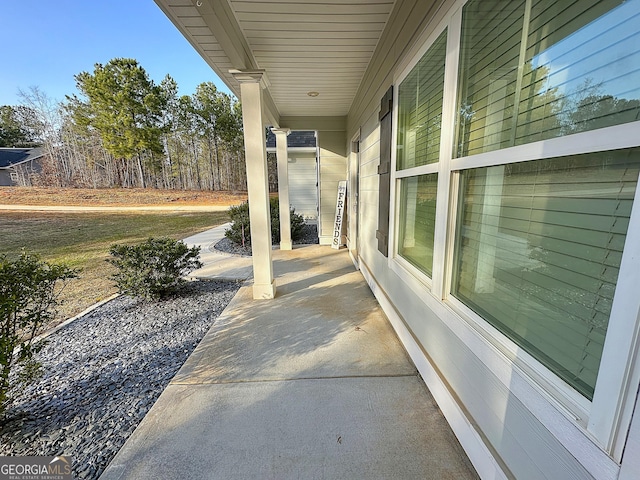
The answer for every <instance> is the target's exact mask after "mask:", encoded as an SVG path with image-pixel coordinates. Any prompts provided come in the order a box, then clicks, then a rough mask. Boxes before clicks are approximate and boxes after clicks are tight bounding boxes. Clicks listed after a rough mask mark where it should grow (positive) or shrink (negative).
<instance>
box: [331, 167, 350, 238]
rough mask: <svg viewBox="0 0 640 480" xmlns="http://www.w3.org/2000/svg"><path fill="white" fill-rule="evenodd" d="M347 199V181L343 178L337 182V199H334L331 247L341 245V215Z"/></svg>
mask: <svg viewBox="0 0 640 480" xmlns="http://www.w3.org/2000/svg"><path fill="white" fill-rule="evenodd" d="M346 200H347V181H346V180H343V181H342V182H339V183H338V199H337V201H336V220H335V222H333V242H331V248H334V249H336V250H339V249H340V246H341V245H342V216H343V213H344V204H345V202H346Z"/></svg>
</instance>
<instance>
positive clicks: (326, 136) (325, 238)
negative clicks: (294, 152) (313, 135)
mask: <svg viewBox="0 0 640 480" xmlns="http://www.w3.org/2000/svg"><path fill="white" fill-rule="evenodd" d="M317 138H318V146H319V148H320V161H319V170H320V218H319V219H318V224H319V225H318V226H319V229H318V235H319V236H320V243H322V244H328V243H330V240H331V238H333V222H334V220H335V213H336V198H337V195H338V182H340V181H342V180H346V179H347V158H346V151H345V150H346V143H347V141H346V135H345V134H344V132H327V131H319V132H318V137H317Z"/></svg>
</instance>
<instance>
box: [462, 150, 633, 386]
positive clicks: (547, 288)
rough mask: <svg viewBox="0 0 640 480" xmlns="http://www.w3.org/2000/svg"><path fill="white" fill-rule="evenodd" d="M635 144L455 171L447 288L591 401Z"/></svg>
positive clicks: (630, 189) (626, 218) (621, 239)
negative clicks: (454, 230) (456, 197)
mask: <svg viewBox="0 0 640 480" xmlns="http://www.w3.org/2000/svg"><path fill="white" fill-rule="evenodd" d="M639 173H640V149H632V150H622V151H614V152H605V153H593V154H587V155H579V156H571V157H563V158H554V159H548V160H537V161H531V162H523V163H515V164H509V165H501V166H495V167H489V168H479V169H472V170H467V171H465V172H463V174H462V188H461V191H460V201H459V205H460V209H459V210H460V211H459V214H458V219H459V226H458V234H457V241H458V247H457V249H456V251H457V257H456V261H455V267H454V272H455V278H454V282H453V294H454V295H455V296H456V297H457V298H458V299H460V300H462V301H463V302H464V303H465V304H467V306H469V307H470V308H472V309H473V310H475V311H476V312H478V313H480V314H481V315H482V317H483V318H484V319H485V320H487V321H489V322H490V323H491V324H492V325H493V326H495V327H496V328H498V330H500V331H502V332H503V333H504V334H506V335H507V336H508V337H510V338H511V339H512V340H513V341H515V342H516V343H517V344H518V345H520V346H522V347H524V348H525V349H526V350H527V351H528V352H529V353H530V354H532V355H533V356H534V357H535V358H537V359H538V360H539V361H540V362H541V363H543V364H545V365H546V366H547V367H548V368H549V369H551V370H552V371H553V372H554V373H556V374H557V375H558V376H559V377H560V378H562V379H563V380H565V381H566V382H567V383H569V384H570V385H571V386H573V387H574V388H575V389H576V390H577V391H579V392H580V393H582V394H583V395H584V396H586V397H587V398H589V399H592V398H593V392H594V388H595V382H596V376H597V373H598V367H599V364H600V358H601V355H602V347H603V345H604V338H605V334H606V331H607V324H608V321H609V314H610V312H611V304H612V301H613V293H614V291H615V286H616V280H617V278H618V271H619V267H620V260H621V257H622V249H623V246H624V240H625V235H626V232H627V226H628V224H629V216H630V214H631V205H632V203H633V197H634V194H635V191H636V182H637V179H638V174H639Z"/></svg>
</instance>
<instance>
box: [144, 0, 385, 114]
mask: <svg viewBox="0 0 640 480" xmlns="http://www.w3.org/2000/svg"><path fill="white" fill-rule="evenodd" d="M155 1H156V3H157V4H158V6H159V7H160V8H161V9H162V10H163V11H164V13H165V14H166V15H167V16H168V17H169V18H170V19H171V21H172V22H173V23H174V24H175V25H176V27H177V28H178V29H179V30H180V31H181V32H182V34H183V35H184V36H185V37H186V38H187V39H188V40H189V42H191V44H192V45H193V46H194V48H195V49H196V50H197V51H198V52H199V53H200V55H201V56H202V57H203V58H204V59H205V61H206V62H207V63H208V64H209V65H210V66H211V68H212V69H213V70H214V71H215V72H216V73H217V74H218V76H219V77H220V78H221V79H222V81H224V82H225V83H226V84H227V86H228V87H229V88H230V89H231V91H232V92H234V93H235V94H236V95H237V96H239V85H238V83H237V82H236V81H235V80H234V78H233V76H231V75H230V74H229V70H230V69H238V70H244V69H263V70H265V71H266V74H267V81H268V88H267V91H266V93H265V104H266V107H267V110H269V112H268V116H269V117H271V119H272V120H273V121H274V123H275V124H277V123H278V119H279V117H280V116H345V115H347V113H348V111H349V108H350V106H351V103H352V101H353V98H354V97H355V95H356V92H357V90H358V87H359V85H360V82H361V81H362V78H363V76H364V73H365V71H366V69H367V66H368V65H369V62H370V60H371V57H372V55H373V52H374V50H375V48H376V45H377V43H378V40H379V38H380V36H381V35H382V32H383V30H384V28H385V25H386V23H387V20H388V19H389V15H390V14H391V10H392V9H393V6H394V3H395V0H314V1H292V0H258V1H250V0H155ZM308 92H318V93H319V95H318V96H317V97H315V98H314V97H310V96H308V95H307V93H308Z"/></svg>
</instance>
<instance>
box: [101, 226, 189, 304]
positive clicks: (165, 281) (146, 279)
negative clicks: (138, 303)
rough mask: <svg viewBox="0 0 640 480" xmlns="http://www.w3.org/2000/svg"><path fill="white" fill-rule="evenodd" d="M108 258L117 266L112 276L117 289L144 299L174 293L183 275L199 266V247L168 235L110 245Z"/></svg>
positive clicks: (180, 283) (182, 281)
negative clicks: (127, 243) (138, 242)
mask: <svg viewBox="0 0 640 480" xmlns="http://www.w3.org/2000/svg"><path fill="white" fill-rule="evenodd" d="M109 253H110V254H111V256H112V257H114V258H110V259H108V260H107V261H108V262H109V263H111V264H112V265H115V266H116V267H117V268H118V271H117V272H116V273H115V274H113V275H112V276H111V278H112V279H113V280H114V281H115V282H116V286H117V287H118V291H119V292H120V293H124V294H127V295H130V296H132V297H141V298H145V299H147V300H155V299H159V298H162V297H164V296H166V295H168V294H170V293H173V292H175V291H176V290H177V289H178V288H179V287H180V286H181V285H182V284H183V283H184V282H185V280H184V278H183V276H184V275H186V274H188V273H190V272H192V271H194V270H196V269H198V268H200V267H202V262H200V260H199V256H200V247H192V248H188V247H187V245H185V244H184V242H181V241H177V240H173V239H171V238H167V237H161V238H149V239H148V240H146V241H145V242H143V243H140V244H138V245H112V246H111V249H110V250H109Z"/></svg>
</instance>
